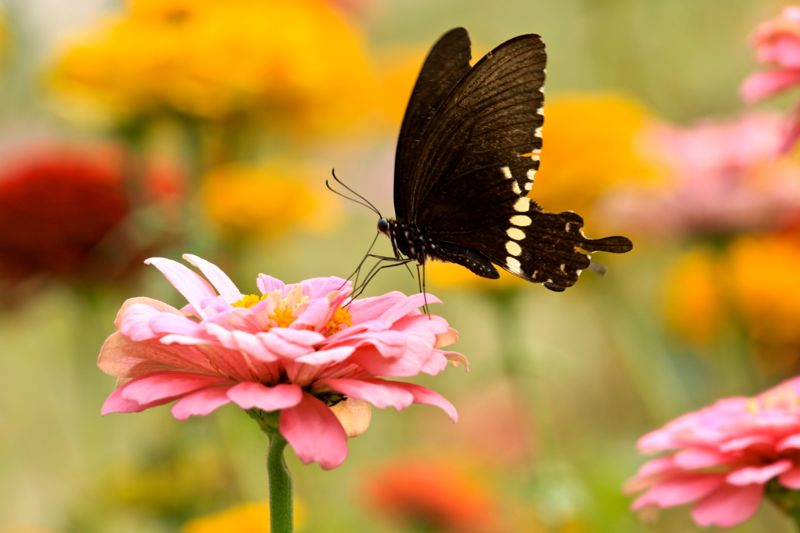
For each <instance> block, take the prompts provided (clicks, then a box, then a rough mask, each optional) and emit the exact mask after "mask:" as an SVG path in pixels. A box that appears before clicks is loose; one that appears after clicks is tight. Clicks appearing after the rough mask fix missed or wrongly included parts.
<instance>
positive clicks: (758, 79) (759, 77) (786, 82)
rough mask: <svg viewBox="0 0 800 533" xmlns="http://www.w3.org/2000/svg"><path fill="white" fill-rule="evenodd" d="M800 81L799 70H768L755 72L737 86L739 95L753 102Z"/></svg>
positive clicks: (746, 100) (749, 102) (748, 102)
mask: <svg viewBox="0 0 800 533" xmlns="http://www.w3.org/2000/svg"><path fill="white" fill-rule="evenodd" d="M798 83H800V70H768V71H765V72H755V73H753V74H751V75H750V76H748V77H747V79H745V80H744V82H743V83H742V85H741V86H740V87H739V95H740V96H741V97H742V100H744V102H745V103H747V104H753V103H755V102H758V101H760V100H763V99H765V98H768V97H770V96H772V95H774V94H776V93H779V92H781V91H783V90H785V89H788V88H790V87H792V86H793V85H796V84H798Z"/></svg>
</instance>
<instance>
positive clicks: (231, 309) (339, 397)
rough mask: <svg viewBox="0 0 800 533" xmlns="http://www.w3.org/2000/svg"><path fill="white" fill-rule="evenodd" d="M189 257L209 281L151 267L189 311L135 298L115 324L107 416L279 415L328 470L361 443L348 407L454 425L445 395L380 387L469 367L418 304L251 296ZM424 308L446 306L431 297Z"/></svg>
mask: <svg viewBox="0 0 800 533" xmlns="http://www.w3.org/2000/svg"><path fill="white" fill-rule="evenodd" d="M184 258H185V259H186V261H188V262H189V263H191V264H192V265H194V266H195V267H196V268H197V269H198V270H200V272H202V274H203V275H204V276H205V279H204V278H203V277H201V276H200V275H198V274H197V273H195V272H194V271H192V270H191V269H189V268H187V267H185V266H183V265H181V264H180V263H177V262H175V261H172V260H169V259H164V258H152V259H149V260H148V261H147V262H148V263H149V264H151V265H153V266H155V267H156V268H158V269H159V270H160V271H161V272H162V274H164V276H166V278H167V279H168V280H169V281H170V283H172V285H174V286H175V288H176V289H177V290H178V291H179V292H180V293H181V294H182V295H183V296H184V297H185V298H186V300H187V301H188V302H189V304H188V305H187V306H185V307H184V308H183V309H180V310H178V309H176V308H174V307H172V306H170V305H168V304H166V303H163V302H160V301H158V300H153V299H150V298H133V299H130V300H128V301H127V302H125V303H124V304H123V306H122V308H121V309H120V311H119V313H118V314H117V319H116V326H117V331H116V332H115V333H113V334H112V335H111V336H110V337H109V338H108V340H106V342H105V344H104V345H103V347H102V349H101V351H100V357H99V360H98V366H99V367H100V368H101V369H102V370H103V371H104V372H106V373H108V374H111V375H113V376H116V377H118V378H120V383H119V386H118V388H117V389H116V390H115V391H114V392H113V393H112V394H111V396H109V397H108V399H107V400H106V402H105V404H104V405H103V410H102V412H103V414H107V413H115V412H137V411H141V410H143V409H147V408H150V407H154V406H156V405H161V404H165V403H168V402H171V401H173V400H177V402H176V403H175V405H173V407H172V414H173V415H174V416H175V418H178V419H180V420H183V419H186V418H188V417H189V416H192V415H207V414H209V413H211V412H212V411H214V410H215V409H217V408H218V407H220V406H222V405H225V404H228V403H235V404H236V405H238V406H239V407H242V408H243V409H246V410H260V411H264V412H275V411H279V416H278V428H277V429H278V430H279V431H280V433H281V434H282V435H283V437H284V438H285V439H286V440H287V441H288V443H289V444H290V445H291V446H292V448H294V450H295V452H296V453H297V455H298V456H299V457H300V459H301V460H302V461H303V462H304V463H309V462H318V463H319V464H320V465H321V466H322V467H323V468H326V469H328V468H334V467H336V466H338V465H340V464H341V463H342V462H343V461H344V459H345V457H346V456H347V436H348V433H349V434H350V435H352V434H353V433H354V432H353V431H348V430H351V429H352V428H350V427H348V428H345V427H343V425H342V423H341V422H340V419H339V418H337V415H336V414H335V411H336V410H337V407H339V406H341V405H342V404H343V403H345V402H344V401H343V400H345V399H347V400H348V402H349V401H351V400H355V401H356V402H358V401H360V402H369V403H371V404H372V405H374V406H376V407H394V408H395V409H398V410H400V409H404V408H405V407H408V406H409V405H411V404H412V403H425V404H430V405H435V406H437V407H439V408H441V409H442V410H444V411H445V413H447V414H448V415H449V416H450V418H451V419H453V421H455V420H456V410H455V408H454V407H453V405H452V404H451V403H450V402H448V401H447V400H446V399H445V398H443V397H442V396H440V395H439V394H438V393H436V392H434V391H432V390H429V389H426V388H424V387H421V386H419V385H414V384H412V383H405V382H402V381H389V380H385V379H381V377H379V376H383V377H410V376H415V375H417V374H419V373H421V372H422V373H426V374H438V373H439V372H440V371H442V370H444V368H445V367H446V366H447V363H448V361H454V362H464V359H463V356H461V355H460V354H457V353H453V352H444V351H441V350H439V349H438V348H439V347H440V346H443V345H446V344H450V343H452V342H454V341H455V340H456V332H455V330H453V329H452V328H450V327H449V325H448V323H447V321H445V320H444V319H443V318H441V317H439V316H435V315H431V316H428V315H426V314H423V313H422V312H420V310H419V307H420V306H421V305H422V304H423V303H424V301H425V297H424V296H423V295H422V294H417V295H414V296H405V295H403V294H401V293H399V292H391V293H388V294H384V295H382V296H378V297H374V298H364V299H359V300H352V299H351V298H350V284H349V283H348V282H346V281H345V280H343V279H340V278H336V277H329V278H313V279H309V280H305V281H303V282H301V283H298V284H292V285H286V284H284V283H283V282H282V281H280V280H277V279H275V278H273V277H270V276H267V275H264V274H261V275H259V277H258V280H257V286H258V289H259V291H260V293H259V294H243V293H242V292H240V291H239V289H237V288H236V286H235V285H234V283H233V282H232V281H231V280H230V278H228V276H227V275H225V273H224V272H222V270H220V269H219V268H218V267H216V266H215V265H213V264H211V263H209V262H208V261H205V260H203V259H201V258H199V257H196V256H193V255H186V256H184ZM427 301H428V302H429V303H430V302H438V300H437V299H436V298H434V297H433V296H430V295H428V296H427ZM332 408H333V410H332ZM356 411H359V410H358V409H356ZM256 412H258V411H256ZM350 414H351V415H352V410H350ZM346 418H347V417H343V420H344V419H346ZM361 418H363V417H361ZM347 425H348V426H349V425H350V424H349V423H348V424H347Z"/></svg>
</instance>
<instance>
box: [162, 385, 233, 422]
mask: <svg viewBox="0 0 800 533" xmlns="http://www.w3.org/2000/svg"><path fill="white" fill-rule="evenodd" d="M230 402H231V400H230V398H228V387H209V388H207V389H201V390H199V391H196V392H193V393H191V394H188V395H186V396H184V397H183V398H181V399H180V400H178V401H177V402H175V405H173V406H172V416H174V417H175V418H177V419H178V420H186V419H187V418H189V417H190V416H193V415H194V416H205V415H207V414H210V413H212V412H213V411H216V410H217V409H218V408H220V407H222V406H223V405H225V404H228V403H230Z"/></svg>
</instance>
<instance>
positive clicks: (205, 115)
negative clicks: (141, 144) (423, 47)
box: [53, 0, 369, 128]
mask: <svg viewBox="0 0 800 533" xmlns="http://www.w3.org/2000/svg"><path fill="white" fill-rule="evenodd" d="M365 77H367V78H368V77H369V68H368V65H367V61H366V57H365V55H364V49H363V43H362V39H361V36H360V34H359V32H358V31H357V30H356V28H354V27H353V26H352V24H351V23H350V22H349V21H348V20H347V19H346V18H345V17H344V16H343V15H342V14H341V13H340V12H339V11H337V10H336V9H335V8H333V7H331V6H330V5H329V3H328V2H324V1H322V0H298V1H290V0H227V1H222V0H198V1H192V0H166V1H159V0H132V1H130V2H129V4H128V8H127V9H126V10H125V11H124V12H123V13H121V14H120V15H118V16H116V17H113V18H111V19H108V20H105V21H103V22H102V23H100V24H99V25H98V26H97V27H95V28H93V29H91V30H89V31H88V32H87V33H85V34H84V35H82V36H80V37H78V38H76V39H75V40H74V42H73V43H72V44H71V45H69V46H68V47H67V48H65V49H64V51H63V53H62V55H61V57H60V58H59V60H58V62H57V64H56V66H55V70H54V73H53V83H54V86H55V88H56V90H57V92H58V93H59V94H60V95H61V96H63V97H66V98H72V102H75V101H78V102H82V103H84V104H86V103H90V104H96V105H97V106H98V107H99V109H101V110H106V111H110V112H111V113H112V115H114V116H121V117H141V116H143V115H144V116H147V115H152V114H159V113H164V112H166V113H175V114H178V115H184V116H189V117H194V118H200V119H211V120H216V119H219V120H222V119H228V118H232V117H239V118H243V117H244V118H254V117H255V116H257V117H259V118H268V119H269V120H271V121H274V120H281V121H283V122H282V126H283V125H284V124H285V127H287V128H289V127H302V126H303V125H304V124H307V123H313V122H315V121H318V120H319V119H320V118H322V117H329V116H331V113H333V114H335V112H337V111H340V110H337V109H336V105H337V103H338V102H347V101H348V95H349V94H351V90H350V87H351V86H352V85H354V84H359V83H360V80H362V79H363V78H365Z"/></svg>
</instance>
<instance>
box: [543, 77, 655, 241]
mask: <svg viewBox="0 0 800 533" xmlns="http://www.w3.org/2000/svg"><path fill="white" fill-rule="evenodd" d="M653 124H654V118H653V117H652V116H651V115H650V114H649V113H648V112H647V110H646V109H645V108H644V107H643V106H642V105H641V104H640V103H638V102H636V101H635V100H632V99H630V98H627V97H624V96H620V95H616V94H610V93H585V94H580V93H578V94H572V95H562V96H558V97H555V98H550V99H549V100H548V101H547V102H546V103H545V120H544V128H543V137H544V146H543V148H542V155H541V169H540V170H539V172H538V173H537V174H536V183H535V184H534V186H533V189H532V190H531V193H530V197H531V198H532V199H533V200H534V201H535V202H536V203H538V204H539V205H541V206H542V207H543V208H544V209H545V211H576V212H578V213H580V214H581V215H583V216H584V218H585V219H586V220H587V224H586V225H587V227H588V228H589V231H598V230H600V229H604V228H603V227H602V226H600V227H599V228H598V224H599V223H600V222H601V221H600V220H597V219H596V216H595V215H593V211H594V209H595V207H596V206H597V204H598V202H599V201H600V200H601V199H603V197H604V196H605V195H606V194H607V193H608V192H609V191H610V190H612V189H614V188H615V187H617V186H619V185H622V184H628V183H648V184H652V183H658V182H659V181H660V180H661V179H662V172H663V171H662V169H661V167H660V165H659V164H658V163H657V162H656V160H655V159H654V158H653V157H652V155H651V154H649V153H648V152H647V146H646V144H645V143H644V139H645V135H646V133H647V132H648V131H649V128H650V127H651V126H652V125H653ZM595 228H597V229H595Z"/></svg>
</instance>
